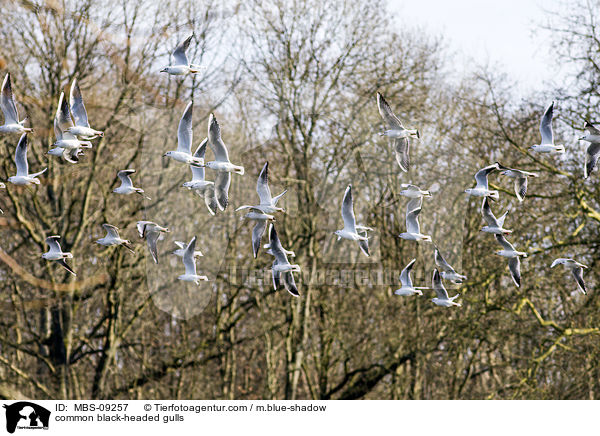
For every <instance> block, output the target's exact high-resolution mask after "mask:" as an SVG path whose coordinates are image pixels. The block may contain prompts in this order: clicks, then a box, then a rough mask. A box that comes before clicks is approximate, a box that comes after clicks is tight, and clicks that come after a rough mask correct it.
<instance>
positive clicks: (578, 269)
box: [550, 257, 587, 294]
mask: <svg viewBox="0 0 600 436" xmlns="http://www.w3.org/2000/svg"><path fill="white" fill-rule="evenodd" d="M556 265H562V266H564V267H565V268H567V269H569V270H571V274H573V277H575V280H576V281H577V285H578V286H579V290H580V291H581V292H583V293H584V294H587V287H586V286H585V282H584V281H583V269H584V268H587V266H586V265H584V264H582V263H579V262H577V261H576V260H573V259H565V258H562V257H560V258H558V259H556V260H555V261H554V262H552V265H550V268H554V267H555V266H556Z"/></svg>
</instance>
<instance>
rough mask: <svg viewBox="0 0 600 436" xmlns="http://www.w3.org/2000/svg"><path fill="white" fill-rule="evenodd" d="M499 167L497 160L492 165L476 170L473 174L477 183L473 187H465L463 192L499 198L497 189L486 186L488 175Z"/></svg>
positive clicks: (476, 195)
mask: <svg viewBox="0 0 600 436" xmlns="http://www.w3.org/2000/svg"><path fill="white" fill-rule="evenodd" d="M499 168H500V167H499V165H498V162H495V163H493V164H492V165H488V166H487V167H485V168H482V169H480V170H479V171H477V173H476V174H475V181H476V182H477V184H476V185H475V187H474V188H469V189H465V192H466V193H467V194H469V195H473V196H475V197H492V198H493V199H495V200H498V199H499V198H500V194H498V191H495V190H493V189H492V190H490V189H489V187H488V175H489V174H490V173H491V172H493V171H496V170H498V169H499Z"/></svg>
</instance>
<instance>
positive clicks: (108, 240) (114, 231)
mask: <svg viewBox="0 0 600 436" xmlns="http://www.w3.org/2000/svg"><path fill="white" fill-rule="evenodd" d="M102 227H103V228H104V230H106V236H104V237H103V238H100V239H97V240H96V243H97V244H100V245H104V246H105V247H112V246H113V245H122V246H123V247H125V248H127V249H128V250H129V251H131V252H132V253H135V251H134V250H133V247H132V246H131V242H129V241H128V240H127V239H123V238H121V237H120V236H119V229H118V228H117V227H115V226H113V225H111V224H102Z"/></svg>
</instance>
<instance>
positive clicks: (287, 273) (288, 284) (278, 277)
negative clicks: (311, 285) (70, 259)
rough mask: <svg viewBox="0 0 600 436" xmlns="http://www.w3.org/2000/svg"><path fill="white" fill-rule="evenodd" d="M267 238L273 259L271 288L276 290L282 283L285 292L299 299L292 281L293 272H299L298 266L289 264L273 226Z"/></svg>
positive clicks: (294, 283) (294, 282)
mask: <svg viewBox="0 0 600 436" xmlns="http://www.w3.org/2000/svg"><path fill="white" fill-rule="evenodd" d="M269 238H270V241H269V243H270V249H271V251H272V253H273V256H274V257H275V260H274V261H273V266H272V267H271V272H272V274H273V287H274V288H275V290H277V288H279V285H280V284H281V281H283V284H284V286H285V288H286V289H287V291H288V292H289V293H290V294H292V295H293V296H294V297H299V296H300V293H299V292H298V288H297V287H296V281H295V280H294V275H293V272H300V266H299V265H293V264H290V262H289V261H288V258H287V255H286V250H284V249H283V247H282V245H281V241H280V240H279V236H277V231H276V230H275V226H273V225H272V226H271V229H270V232H269Z"/></svg>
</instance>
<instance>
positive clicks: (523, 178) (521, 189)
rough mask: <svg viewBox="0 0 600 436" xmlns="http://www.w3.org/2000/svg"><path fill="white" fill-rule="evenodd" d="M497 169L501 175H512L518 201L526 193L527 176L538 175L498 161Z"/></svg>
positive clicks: (521, 199)
mask: <svg viewBox="0 0 600 436" xmlns="http://www.w3.org/2000/svg"><path fill="white" fill-rule="evenodd" d="M496 163H498V162H496ZM498 169H499V170H501V173H500V174H502V175H503V176H508V177H513V178H514V179H515V194H517V198H518V199H519V201H523V199H524V198H525V194H527V177H538V175H537V174H536V173H531V172H529V171H523V170H517V169H514V168H508V167H505V166H504V165H500V164H499V163H498Z"/></svg>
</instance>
